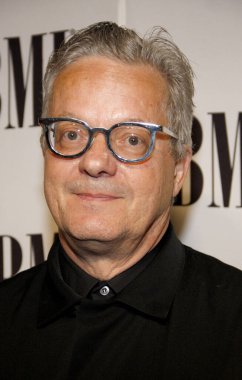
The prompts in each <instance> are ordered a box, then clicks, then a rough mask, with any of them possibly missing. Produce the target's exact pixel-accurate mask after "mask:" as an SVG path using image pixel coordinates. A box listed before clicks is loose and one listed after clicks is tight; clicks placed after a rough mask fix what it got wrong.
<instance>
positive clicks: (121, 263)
mask: <svg viewBox="0 0 242 380" xmlns="http://www.w3.org/2000/svg"><path fill="white" fill-rule="evenodd" d="M168 224H169V220H167V221H166V223H164V224H163V225H162V227H161V228H160V229H159V233H158V231H157V229H154V230H153V229H152V230H151V231H149V233H148V236H147V234H146V235H145V237H143V238H142V239H128V238H125V237H122V238H120V239H119V241H112V242H107V241H104V242H103V241H83V240H78V239H75V238H73V237H70V236H69V235H67V234H65V233H63V232H61V231H60V232H59V235H60V242H61V244H62V247H63V248H64V250H65V252H66V254H67V255H68V256H69V257H70V258H71V260H72V261H73V262H74V263H75V264H77V265H78V266H79V267H80V268H81V269H83V270H84V271H85V272H87V273H88V274H89V275H91V276H92V277H95V278H97V279H99V280H102V281H104V280H109V279H111V278H113V277H115V276H116V275H118V274H119V273H121V272H123V271H125V270H126V269H128V268H130V267H131V266H133V265H134V264H136V263H137V262H138V261H139V260H141V259H142V257H144V256H145V255H146V253H148V252H150V251H151V250H152V249H153V248H154V247H155V246H156V244H157V243H158V242H159V241H160V240H161V239H162V237H163V235H164V234H165V231H166V230H167V227H168Z"/></svg>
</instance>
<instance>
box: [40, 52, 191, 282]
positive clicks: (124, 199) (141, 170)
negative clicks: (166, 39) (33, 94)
mask: <svg viewBox="0 0 242 380" xmlns="http://www.w3.org/2000/svg"><path fill="white" fill-rule="evenodd" d="M166 101H167V83H166V80H165V79H164V78H162V76H161V75H160V73H159V72H158V71H157V70H155V69H153V68H151V67H150V66H148V65H143V64H133V65H130V64H126V63H122V62H120V61H117V60H111V59H108V58H105V57H85V58H81V59H80V60H79V61H77V62H76V63H74V64H71V65H69V66H68V67H67V68H65V69H64V70H63V71H62V72H61V73H60V74H59V75H58V76H57V78H56V80H55V82H54V87H53V92H52V97H51V99H50V103H49V113H48V116H52V117H54V116H56V117H57V116H71V117H76V118H79V119H82V120H85V121H87V122H88V124H89V125H90V126H91V127H102V128H107V129H108V128H110V127H111V126H112V125H113V124H116V123H118V122H121V121H130V120H136V121H146V122H151V123H157V124H162V125H165V126H166V125H167V120H166V114H165V106H166ZM190 159H191V150H190V149H189V148H187V149H186V154H185V156H184V158H183V159H182V160H180V161H179V162H175V160H174V157H173V156H172V154H171V147H170V139H169V138H168V137H166V136H164V135H161V134H159V136H158V137H157V139H156V144H155V148H154V151H153V153H152V155H151V157H150V158H149V159H148V160H146V161H145V162H143V163H139V164H127V163H122V162H119V161H118V160H117V159H116V158H115V157H113V155H112V153H111V152H110V151H109V150H108V148H107V146H106V142H105V138H104V136H103V135H102V134H97V135H96V138H95V140H94V142H93V145H92V147H91V148H90V149H89V150H88V151H87V152H86V153H85V154H84V155H83V156H81V157H78V158H75V159H63V158H60V157H57V156H56V155H54V154H53V153H51V152H50V151H49V150H48V149H47V148H46V149H44V160H45V180H44V188H45V196H46V200H47V203H48V206H49V208H50V211H51V213H52V215H53V217H54V220H55V222H56V223H57V226H58V228H59V235H60V241H61V244H62V246H63V248H64V249H65V251H66V253H67V254H68V255H69V256H70V258H71V259H72V260H73V261H74V262H75V263H76V264H77V265H79V266H80V267H81V268H82V269H84V270H85V271H86V272H87V273H89V274H90V275H92V276H94V277H96V278H98V279H101V280H107V279H110V278H112V277H114V276H115V275H117V274H118V273H120V272H122V271H124V270H125V269H127V268H129V267H130V266H132V265H133V264H135V263H136V262H137V261H138V260H140V259H141V258H142V257H143V256H144V255H145V254H146V253H147V252H148V251H150V250H151V249H152V248H153V247H154V246H155V245H156V244H157V242H158V241H159V240H160V239H161V238H162V236H163V235H164V233H165V231H166V229H167V227H168V224H169V220H170V209H171V203H172V199H173V197H174V196H176V195H177V193H178V192H179V190H180V188H181V186H182V184H183V182H184V179H185V175H186V173H187V170H188V167H189V163H190Z"/></svg>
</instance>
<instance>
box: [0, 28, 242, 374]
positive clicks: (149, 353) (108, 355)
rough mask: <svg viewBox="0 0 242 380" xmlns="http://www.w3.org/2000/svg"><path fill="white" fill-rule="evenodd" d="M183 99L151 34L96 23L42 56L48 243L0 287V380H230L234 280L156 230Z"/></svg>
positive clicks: (168, 49) (185, 150)
mask: <svg viewBox="0 0 242 380" xmlns="http://www.w3.org/2000/svg"><path fill="white" fill-rule="evenodd" d="M192 96H193V82H192V70H191V68H190V65H189V63H188V61H187V59H186V58H185V57H184V55H183V54H182V53H181V51H180V50H179V49H178V48H177V46H176V45H175V44H174V43H173V42H172V41H171V40H170V38H169V36H168V35H167V33H166V32H165V31H164V30H162V29H159V28H158V29H155V30H154V31H153V32H152V33H151V34H150V35H147V36H146V37H145V38H144V39H141V38H140V37H138V36H137V34H136V33H135V32H134V31H132V30H129V29H125V28H121V27H119V26H117V25H116V24H114V23H109V22H102V23H97V24H95V25H92V26H90V27H88V28H86V29H83V30H80V31H79V32H77V33H76V34H74V35H73V36H72V38H71V39H70V40H69V41H68V42H66V44H64V45H63V46H62V47H61V48H60V50H59V51H57V52H55V53H54V54H53V56H52V57H51V59H50V61H49V64H48V67H47V72H46V76H45V80H44V107H43V115H42V118H40V124H41V126H42V127H43V135H42V138H41V141H42V149H43V156H44V161H45V184H44V187H45V196H46V200H47V203H48V206H49V208H50V211H51V213H52V215H53V217H54V219H55V222H56V223H57V226H58V228H59V239H58V240H57V241H56V242H55V243H54V245H53V247H52V248H51V251H50V254H49V257H48V260H47V262H46V263H43V264H41V265H40V266H37V267H35V268H32V269H30V270H28V271H25V272H23V273H21V274H19V275H17V276H16V277H15V278H13V279H10V280H7V281H5V282H4V283H3V284H2V285H1V288H0V302H1V305H2V307H1V308H2V311H1V332H0V339H1V352H0V361H1V363H0V378H1V379H24V380H25V379H34V380H38V379H71V380H72V379H186V380H187V379H196V380H198V379H203V380H204V379H206V380H207V379H216V380H217V379H240V378H241V376H242V342H241V338H242V320H241V317H242V296H241V295H242V291H241V289H242V275H241V272H240V271H239V270H237V269H235V268H232V267H229V266H227V265H225V264H223V263H221V262H219V261H218V260H216V259H213V258H211V257H209V256H206V255H204V254H201V253H198V252H195V251H194V250H192V249H191V248H188V247H185V246H183V245H182V244H181V243H180V242H179V240H178V239H177V238H176V236H175V234H174V231H173V229H172V226H171V224H170V211H171V207H172V203H173V199H174V197H176V195H177V194H178V192H179V191H180V189H181V187H182V184H183V182H184V179H185V176H186V173H187V170H188V168H189V163H190V159H191V123H192V109H193V104H192Z"/></svg>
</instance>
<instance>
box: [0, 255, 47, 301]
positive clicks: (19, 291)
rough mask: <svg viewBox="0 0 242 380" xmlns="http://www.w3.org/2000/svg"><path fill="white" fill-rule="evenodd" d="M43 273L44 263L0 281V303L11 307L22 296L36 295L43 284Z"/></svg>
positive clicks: (44, 271) (44, 270) (44, 269)
mask: <svg viewBox="0 0 242 380" xmlns="http://www.w3.org/2000/svg"><path fill="white" fill-rule="evenodd" d="M45 273H46V262H44V263H41V264H39V265H37V266H35V267H33V268H30V269H27V270H25V271H23V272H20V273H18V274H17V275H15V276H14V277H11V278H9V279H6V280H4V281H2V282H1V283H0V303H1V304H4V305H5V306H6V305H8V304H11V305H13V304H16V303H17V302H18V300H21V299H22V298H23V296H25V295H27V294H34V293H36V292H37V291H38V289H39V288H40V287H41V286H42V284H43V279H44V276H45ZM9 300H11V302H9ZM3 302H5V303H3Z"/></svg>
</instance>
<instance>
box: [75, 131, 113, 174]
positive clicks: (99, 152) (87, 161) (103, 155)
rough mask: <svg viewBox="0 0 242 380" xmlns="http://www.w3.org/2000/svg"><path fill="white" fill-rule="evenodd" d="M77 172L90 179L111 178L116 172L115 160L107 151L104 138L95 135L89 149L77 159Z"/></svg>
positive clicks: (98, 134)
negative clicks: (86, 175)
mask: <svg viewBox="0 0 242 380" xmlns="http://www.w3.org/2000/svg"><path fill="white" fill-rule="evenodd" d="M79 160H80V161H79V170H80V172H82V173H85V174H88V175H89V176H91V177H95V178H98V177H108V176H113V175H115V173H116V170H117V164H118V162H117V159H116V158H115V157H114V156H113V155H112V152H111V151H110V150H109V149H108V146H107V142H106V138H105V136H104V135H103V134H102V133H96V134H95V136H94V137H93V142H92V145H91V147H90V148H89V149H88V150H87V151H86V152H85V153H84V154H83V156H81V157H80V159H79Z"/></svg>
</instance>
